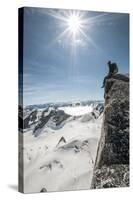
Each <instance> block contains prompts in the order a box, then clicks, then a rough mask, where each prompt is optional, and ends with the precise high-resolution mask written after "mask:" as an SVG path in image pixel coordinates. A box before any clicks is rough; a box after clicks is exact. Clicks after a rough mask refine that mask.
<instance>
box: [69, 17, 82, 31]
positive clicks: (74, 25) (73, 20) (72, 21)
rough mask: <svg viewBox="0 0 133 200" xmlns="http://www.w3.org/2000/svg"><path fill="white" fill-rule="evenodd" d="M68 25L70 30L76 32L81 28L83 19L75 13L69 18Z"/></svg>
mask: <svg viewBox="0 0 133 200" xmlns="http://www.w3.org/2000/svg"><path fill="white" fill-rule="evenodd" d="M67 25H68V29H69V31H70V32H72V33H73V34H76V33H78V32H79V30H80V27H81V20H80V18H79V17H78V16H77V15H75V14H73V15H71V16H70V17H69V18H68V20H67Z"/></svg>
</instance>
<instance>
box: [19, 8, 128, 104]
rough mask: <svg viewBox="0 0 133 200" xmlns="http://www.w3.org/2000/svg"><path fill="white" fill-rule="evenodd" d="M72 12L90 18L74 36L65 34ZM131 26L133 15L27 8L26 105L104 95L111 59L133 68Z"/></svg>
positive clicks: (122, 69) (124, 68)
mask: <svg viewBox="0 0 133 200" xmlns="http://www.w3.org/2000/svg"><path fill="white" fill-rule="evenodd" d="M72 12H75V13H78V14H79V16H81V17H80V18H81V19H82V20H86V23H85V24H84V26H83V28H82V31H83V33H84V34H81V33H77V35H76V37H75V39H74V40H73V37H72V33H70V31H68V32H67V33H65V34H62V32H64V31H65V30H66V29H67V23H66V22H64V21H62V19H61V18H63V17H65V18H66V19H67V18H69V15H70V13H72ZM128 29H129V15H128V14H122V13H103V12H90V11H81V12H80V11H70V10H58V9H53V10H51V9H43V8H28V7H26V8H24V58H23V95H24V105H31V104H40V103H46V102H62V101H76V100H101V99H103V89H101V85H102V81H103V78H104V76H105V75H106V74H107V72H108V68H107V61H108V60H111V61H112V62H116V63H117V64H118V67H119V72H121V73H128V71H129V30H128ZM61 34H62V36H60V35H61Z"/></svg>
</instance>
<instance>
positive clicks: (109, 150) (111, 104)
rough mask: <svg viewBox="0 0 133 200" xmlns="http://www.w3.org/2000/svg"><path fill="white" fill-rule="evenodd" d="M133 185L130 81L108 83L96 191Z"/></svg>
mask: <svg viewBox="0 0 133 200" xmlns="http://www.w3.org/2000/svg"><path fill="white" fill-rule="evenodd" d="M128 185H129V78H128V77H127V76H124V75H122V74H117V75H114V76H113V77H112V78H109V79H107V80H106V84H105V108H104V116H103V125H102V132H101V139H100V142H99V146H98V151H97V158H96V162H95V168H94V175H93V181H92V188H104V187H121V186H128Z"/></svg>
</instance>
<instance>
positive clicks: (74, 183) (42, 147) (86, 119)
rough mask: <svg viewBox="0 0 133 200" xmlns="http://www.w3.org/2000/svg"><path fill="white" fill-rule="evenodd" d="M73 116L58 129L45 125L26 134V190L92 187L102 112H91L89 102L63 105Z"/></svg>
mask: <svg viewBox="0 0 133 200" xmlns="http://www.w3.org/2000/svg"><path fill="white" fill-rule="evenodd" d="M60 110H64V111H65V112H66V113H67V114H68V113H69V114H71V115H74V116H70V117H69V118H68V119H66V121H65V123H64V125H63V126H62V127H61V128H59V129H57V130H56V129H53V128H52V127H50V126H44V127H43V129H42V130H41V134H39V135H38V136H37V137H35V136H34V134H33V130H32V129H29V130H27V131H26V132H25V133H24V134H23V138H24V148H23V155H24V192H25V193H31V192H40V191H41V190H45V191H64V190H80V189H89V188H90V184H91V179H92V170H93V167H94V161H95V157H96V151H97V146H98V141H99V138H100V130H101V120H102V115H100V117H99V118H98V119H94V118H93V117H92V116H91V113H90V112H91V109H90V108H89V107H88V108H87V106H83V107H82V106H79V107H74V108H73V109H72V107H71V108H69V107H63V108H60Z"/></svg>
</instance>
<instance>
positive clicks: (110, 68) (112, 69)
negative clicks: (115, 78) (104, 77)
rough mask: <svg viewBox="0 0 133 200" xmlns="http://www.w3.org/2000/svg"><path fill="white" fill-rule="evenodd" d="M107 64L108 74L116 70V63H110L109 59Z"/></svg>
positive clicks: (114, 72)
mask: <svg viewBox="0 0 133 200" xmlns="http://www.w3.org/2000/svg"><path fill="white" fill-rule="evenodd" d="M108 66H109V73H108V75H113V74H116V73H117V72H118V67H117V64H116V63H111V61H108Z"/></svg>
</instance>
